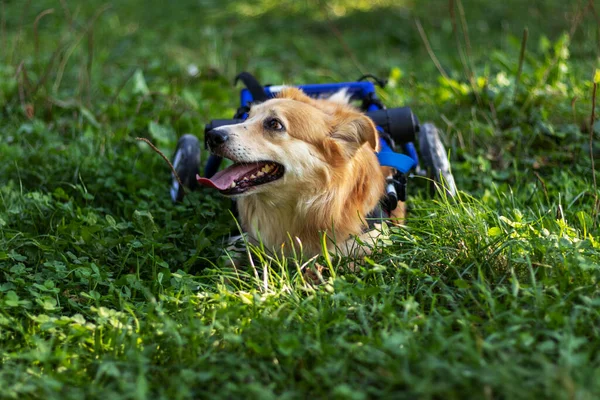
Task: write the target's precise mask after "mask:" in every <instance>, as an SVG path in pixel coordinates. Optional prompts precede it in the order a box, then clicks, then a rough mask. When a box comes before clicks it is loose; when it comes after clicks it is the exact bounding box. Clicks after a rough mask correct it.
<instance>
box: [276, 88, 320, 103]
mask: <svg viewBox="0 0 600 400" xmlns="http://www.w3.org/2000/svg"><path fill="white" fill-rule="evenodd" d="M277 98H279V99H290V100H296V101H301V102H303V103H307V104H312V103H313V100H312V99H311V98H310V97H308V96H307V95H306V94H305V93H304V92H303V91H302V90H300V89H298V88H295V87H290V86H288V87H284V88H283V89H281V91H280V92H279V93H278V94H277Z"/></svg>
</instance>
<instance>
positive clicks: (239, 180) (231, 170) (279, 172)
mask: <svg viewBox="0 0 600 400" xmlns="http://www.w3.org/2000/svg"><path fill="white" fill-rule="evenodd" d="M283 173H284V167H283V165H281V164H278V163H276V162H274V161H258V162H253V163H235V164H233V165H232V166H230V167H227V168H225V169H224V170H222V171H219V172H217V173H216V174H215V175H213V177H212V178H210V179H208V178H201V177H197V179H198V183H199V184H200V185H202V186H208V187H212V188H215V189H217V190H219V191H220V192H221V193H222V194H224V195H236V194H241V193H244V192H246V191H248V190H250V189H251V188H253V187H255V186H259V185H264V184H265V183H269V182H273V181H276V180H277V179H279V178H281V177H282V176H283Z"/></svg>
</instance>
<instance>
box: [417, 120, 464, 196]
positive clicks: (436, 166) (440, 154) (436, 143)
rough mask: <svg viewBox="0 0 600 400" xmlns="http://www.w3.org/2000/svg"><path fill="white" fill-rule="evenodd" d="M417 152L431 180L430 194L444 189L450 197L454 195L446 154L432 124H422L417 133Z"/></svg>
mask: <svg viewBox="0 0 600 400" xmlns="http://www.w3.org/2000/svg"><path fill="white" fill-rule="evenodd" d="M419 150H420V157H421V160H422V161H423V165H424V166H425V168H426V169H427V171H428V176H429V178H431V180H432V186H431V189H432V192H435V191H436V189H441V188H444V189H445V191H446V193H447V194H448V195H449V196H450V197H454V196H455V195H456V190H457V189H456V183H455V182H454V176H452V172H451V170H450V162H449V161H448V153H447V152H446V148H445V147H444V145H443V144H442V140H441V139H440V134H439V131H438V128H437V127H436V126H435V125H434V124H432V123H424V124H422V125H421V129H420V131H419Z"/></svg>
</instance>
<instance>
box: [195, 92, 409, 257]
mask: <svg viewBox="0 0 600 400" xmlns="http://www.w3.org/2000/svg"><path fill="white" fill-rule="evenodd" d="M206 142H207V144H208V146H209V148H210V151H211V152H212V153H213V154H216V155H219V156H221V157H224V158H227V159H229V160H231V161H233V163H234V164H233V165H232V166H230V167H228V168H226V169H224V170H222V171H219V172H218V173H217V174H216V175H214V176H213V177H212V178H211V179H207V178H200V177H198V182H199V183H200V184H201V185H204V186H210V187H213V188H216V189H218V190H219V191H220V192H221V193H222V194H223V195H225V196H229V197H232V198H235V199H236V200H237V206H238V211H239V217H240V222H241V225H242V228H243V229H244V231H245V232H247V233H248V234H249V236H250V238H251V239H253V240H255V241H258V240H260V241H262V243H263V245H264V246H265V247H266V248H268V249H270V250H272V251H276V250H278V249H281V248H283V251H284V253H285V254H292V253H294V252H296V253H297V250H298V249H295V248H294V246H301V251H302V253H303V254H304V255H305V256H309V257H310V256H314V255H317V254H319V253H321V252H322V249H323V243H324V242H323V240H324V235H325V236H326V239H325V243H326V247H327V248H328V249H329V250H330V251H332V250H334V249H337V250H339V251H341V254H342V255H344V256H348V255H350V254H355V253H356V249H357V248H359V247H360V246H359V247H357V246H356V242H355V238H356V237H360V238H361V239H362V240H361V242H362V243H363V246H362V247H360V248H361V250H360V251H359V252H361V253H362V254H366V253H368V252H369V249H368V248H365V246H364V244H365V243H367V242H369V243H372V242H373V241H374V240H376V238H377V237H378V233H379V230H378V229H374V230H373V229H371V230H369V228H368V224H367V217H368V215H369V214H370V213H371V212H372V210H374V209H375V208H376V207H377V206H378V203H379V201H380V199H381V197H382V196H383V195H384V186H385V178H386V176H388V175H390V174H391V169H390V168H388V167H381V166H380V165H379V162H378V160H377V156H376V154H375V152H377V151H378V150H379V135H378V131H377V129H376V127H375V125H374V123H373V122H372V121H371V119H369V118H368V117H366V116H365V115H364V114H362V113H361V112H360V111H359V110H358V109H356V108H355V107H353V106H352V105H350V104H349V101H348V96H347V95H346V94H345V93H344V92H342V93H336V94H334V95H333V96H332V97H330V98H329V99H313V98H311V97H309V96H307V95H306V94H305V93H304V92H302V91H301V90H300V89H297V88H293V87H286V88H284V89H282V90H281V92H280V93H279V94H278V95H277V96H276V97H275V98H273V99H270V100H267V101H265V102H263V103H260V104H257V105H253V106H252V108H251V109H250V112H249V115H248V118H247V119H246V120H245V121H244V122H243V123H240V124H235V125H228V126H223V127H219V128H217V129H213V130H211V131H210V132H208V133H207V134H206ZM402 217H403V211H402V210H400V208H399V209H398V210H396V211H395V212H394V214H393V215H392V218H395V219H396V220H398V219H401V218H402ZM294 242H295V243H294ZM366 247H368V246H366Z"/></svg>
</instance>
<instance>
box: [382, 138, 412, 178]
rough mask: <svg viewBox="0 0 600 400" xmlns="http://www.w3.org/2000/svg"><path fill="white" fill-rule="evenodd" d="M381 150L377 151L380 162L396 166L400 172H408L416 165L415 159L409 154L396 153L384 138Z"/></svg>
mask: <svg viewBox="0 0 600 400" xmlns="http://www.w3.org/2000/svg"><path fill="white" fill-rule="evenodd" d="M379 142H380V146H381V150H380V151H379V153H377V159H378V160H379V164H381V165H382V166H384V167H392V168H395V169H396V170H397V171H398V172H402V173H403V174H407V173H408V171H410V170H411V169H413V167H415V160H413V159H412V158H410V157H409V156H407V155H404V154H401V153H396V152H395V151H394V150H392V148H391V147H390V146H389V145H388V144H387V142H386V141H385V140H383V139H381V140H380V141H379Z"/></svg>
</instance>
